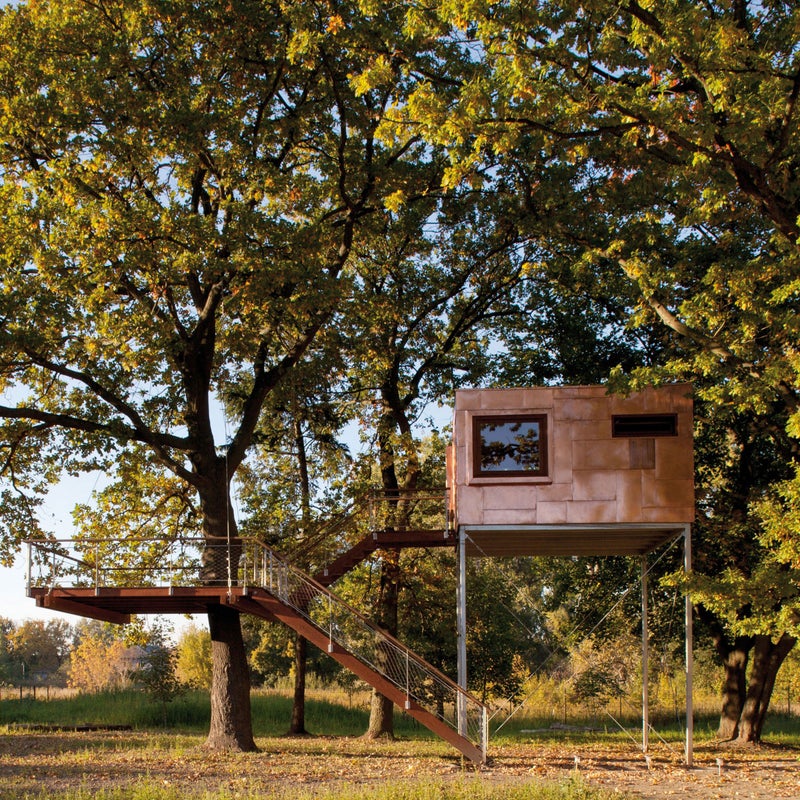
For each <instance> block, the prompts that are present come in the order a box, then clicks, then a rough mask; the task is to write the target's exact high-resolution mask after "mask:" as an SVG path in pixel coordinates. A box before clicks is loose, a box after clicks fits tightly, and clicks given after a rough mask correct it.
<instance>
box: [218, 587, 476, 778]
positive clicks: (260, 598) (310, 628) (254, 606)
mask: <svg viewBox="0 0 800 800" xmlns="http://www.w3.org/2000/svg"><path fill="white" fill-rule="evenodd" d="M231 600H232V602H231V604H232V605H233V606H234V607H235V608H236V609H237V610H238V611H242V612H245V613H248V614H251V615H253V616H257V617H262V618H263V619H269V620H275V621H278V622H282V623H283V624H284V625H286V626H287V627H289V628H291V629H292V630H293V631H295V632H296V633H299V634H300V635H301V636H303V637H305V638H306V639H308V641H309V642H311V643H312V644H314V645H316V646H317V647H318V648H319V649H320V650H321V651H322V652H323V653H327V654H328V655H329V656H330V657H331V658H332V659H334V661H336V662H338V663H339V664H341V665H342V666H343V667H344V668H345V669H347V670H349V671H350V672H352V673H353V674H354V675H356V676H357V677H359V678H361V680H363V681H364V682H365V683H367V684H369V685H370V686H372V687H373V688H374V689H376V690H377V691H379V692H380V693H381V694H382V695H383V696H384V697H388V698H389V699H390V700H391V701H392V702H393V703H394V704H395V705H396V706H398V708H400V709H402V710H403V711H405V712H406V713H407V714H408V715H409V716H410V717H412V718H413V719H415V720H417V722H419V723H420V724H421V725H423V726H424V727H426V728H427V729H428V730H429V731H431V732H432V733H434V734H436V735H437V736H438V737H439V738H441V739H444V740H445V741H446V742H448V743H449V744H451V745H452V746H453V747H455V748H456V749H457V750H458V751H460V752H461V753H463V754H464V755H465V756H466V757H467V758H469V759H470V760H471V761H473V762H474V763H476V764H483V763H484V762H485V761H486V756H485V755H484V753H483V751H482V750H481V749H480V748H479V747H477V746H476V745H475V744H473V743H472V742H471V741H470V740H469V739H467V738H466V737H464V736H461V735H460V734H459V733H458V732H457V731H456V730H455V729H454V728H451V727H450V726H449V725H448V724H447V723H446V722H442V720H440V719H439V718H438V717H436V716H435V715H434V714H431V713H430V712H429V711H427V710H426V709H425V708H423V707H422V706H421V705H420V704H419V703H417V702H416V701H415V700H414V699H413V698H411V697H409V696H406V695H405V694H404V693H403V692H402V691H400V690H399V689H398V688H397V687H396V686H395V685H394V684H393V683H391V682H390V681H388V680H386V679H385V678H384V677H383V676H382V675H381V674H380V673H379V672H377V671H376V670H374V669H372V668H371V667H370V666H369V665H368V664H365V663H364V662H363V661H361V660H360V659H358V658H357V657H356V656H354V655H353V654H352V653H350V652H348V651H347V650H345V649H344V648H343V647H342V646H341V645H339V644H337V643H336V642H331V641H329V639H328V635H327V634H326V633H325V632H324V631H322V630H321V629H320V628H319V627H317V626H316V625H313V624H312V623H310V622H309V621H308V620H306V619H304V618H303V617H302V616H301V615H300V614H298V613H297V612H296V611H295V610H294V609H292V608H291V607H290V606H287V605H285V604H284V603H282V602H281V601H280V600H279V599H278V598H277V597H275V596H274V595H271V594H269V593H268V592H266V591H265V590H259V589H256V590H255V591H253V592H251V593H250V594H249V595H247V596H244V597H234V598H231Z"/></svg>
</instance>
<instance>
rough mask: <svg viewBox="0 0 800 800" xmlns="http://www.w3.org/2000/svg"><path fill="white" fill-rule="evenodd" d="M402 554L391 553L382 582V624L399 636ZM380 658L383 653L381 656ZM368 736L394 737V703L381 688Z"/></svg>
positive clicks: (373, 704) (375, 695)
mask: <svg viewBox="0 0 800 800" xmlns="http://www.w3.org/2000/svg"><path fill="white" fill-rule="evenodd" d="M399 578H400V554H399V553H397V552H391V553H387V554H386V556H385V557H384V559H383V562H382V564H381V585H380V593H379V595H378V608H377V612H378V620H377V622H378V625H380V627H381V628H383V629H384V630H385V631H387V632H388V633H390V634H392V636H396V635H397V620H398V616H397V609H398V601H399ZM379 659H380V655H379ZM365 737H366V738H367V739H393V738H394V704H393V703H392V701H391V700H388V699H387V698H385V697H384V696H383V695H382V694H380V693H379V692H377V691H374V690H373V692H372V701H371V703H370V713H369V726H368V728H367V732H366V734H365Z"/></svg>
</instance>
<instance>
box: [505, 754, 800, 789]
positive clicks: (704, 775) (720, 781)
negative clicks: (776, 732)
mask: <svg viewBox="0 0 800 800" xmlns="http://www.w3.org/2000/svg"><path fill="white" fill-rule="evenodd" d="M576 756H577V758H578V759H579V762H578V764H577V765H576V763H575V758H576ZM518 758H519V761H520V762H521V764H524V763H525V762H527V761H528V760H530V761H531V762H532V763H531V765H530V766H529V767H528V770H529V772H530V773H531V774H533V775H538V776H541V777H544V778H549V779H553V780H560V779H563V777H564V776H566V775H567V774H570V772H571V771H574V770H575V769H577V770H579V771H580V773H581V775H582V776H583V777H584V779H585V780H586V781H587V782H588V783H590V784H592V785H595V786H602V787H605V788H607V789H613V790H618V791H620V792H628V793H630V794H632V795H633V796H634V797H637V798H643V800H666V799H667V798H692V800H711V799H712V798H727V799H728V800H734V799H735V800H740V799H742V798H747V799H748V800H777V799H778V798H792V800H800V752H798V751H797V750H796V749H791V748H760V749H758V750H752V751H736V750H730V749H720V750H718V749H712V748H700V749H699V750H698V751H696V752H695V759H694V766H693V767H692V768H687V767H686V766H685V765H684V764H683V763H682V758H681V755H680V754H676V753H672V752H669V751H660V750H655V751H654V752H653V754H652V755H651V757H650V759H649V763H648V760H646V759H645V757H644V756H643V755H642V754H641V753H637V752H635V751H631V750H627V751H626V750H623V749H620V750H617V749H612V748H609V747H580V748H574V751H572V752H566V751H565V749H564V748H554V749H553V750H551V751H550V752H539V753H537V754H535V755H530V751H528V754H527V755H526V754H525V751H524V750H520V755H519V756H518ZM718 759H719V762H718ZM512 760H513V756H512V755H511V752H510V749H509V748H504V752H503V754H502V756H501V758H500V759H499V769H500V770H501V771H502V770H503V768H504V766H505V764H508V763H511V761H512Z"/></svg>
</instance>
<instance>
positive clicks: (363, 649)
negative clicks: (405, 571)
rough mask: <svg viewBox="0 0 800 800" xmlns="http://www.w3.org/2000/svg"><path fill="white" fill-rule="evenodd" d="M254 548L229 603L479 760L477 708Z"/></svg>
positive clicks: (482, 719) (314, 585)
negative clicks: (307, 646)
mask: <svg viewBox="0 0 800 800" xmlns="http://www.w3.org/2000/svg"><path fill="white" fill-rule="evenodd" d="M258 547H259V550H260V552H259V553H254V554H253V560H252V562H251V563H253V564H254V567H255V568H254V571H253V574H252V583H250V582H249V581H248V585H247V586H240V591H239V592H236V593H234V594H231V595H230V599H229V602H230V604H231V605H233V606H234V607H237V608H239V610H241V611H246V612H248V613H251V614H254V615H257V616H262V617H265V618H270V619H277V620H279V621H280V622H282V623H284V624H285V625H287V626H288V627H290V628H292V629H293V630H295V631H297V632H298V633H300V634H301V635H302V636H304V637H305V638H306V639H308V640H309V641H311V642H313V643H314V644H315V645H316V646H317V647H319V648H320V650H322V652H324V653H328V654H329V655H330V656H331V657H333V658H334V659H335V660H336V661H338V662H339V663H340V664H342V665H343V666H344V667H346V668H347V669H349V670H351V671H352V672H353V673H354V674H356V675H357V676H358V677H360V678H362V679H363V680H364V681H366V682H367V683H368V684H369V685H371V686H373V687H374V688H375V689H377V690H378V691H379V692H380V693H381V694H383V695H384V696H386V697H388V698H389V699H390V700H392V702H394V703H395V704H396V705H398V706H399V707H400V708H401V709H403V710H404V711H406V712H408V713H409V715H410V716H412V717H413V718H414V719H417V720H418V721H419V722H420V724H422V725H424V726H425V727H426V728H428V729H429V730H431V731H432V732H433V733H435V734H436V735H437V736H440V737H441V738H442V739H444V740H445V741H447V742H449V743H450V744H452V745H453V746H454V747H456V749H458V750H459V751H461V752H462V753H464V755H466V756H467V757H468V758H470V759H471V760H473V761H475V762H476V763H479V764H480V763H484V762H485V760H486V748H487V730H488V719H487V718H488V713H487V712H488V709H487V707H486V706H485V705H484V704H483V703H481V702H480V701H479V700H477V699H476V698H475V697H473V696H472V695H470V694H469V693H468V692H466V691H465V690H464V689H462V688H461V687H460V686H459V685H458V684H456V683H455V682H454V681H452V680H451V679H450V678H448V677H447V676H446V675H444V674H443V673H441V672H439V671H438V670H437V669H436V668H435V667H433V666H431V665H430V664H428V663H427V662H426V661H424V660H423V659H422V658H420V657H419V656H418V655H416V654H415V653H413V652H412V651H411V650H410V649H409V648H407V647H405V645H403V644H402V643H401V642H399V641H397V640H396V639H395V638H394V637H392V636H390V635H389V634H388V633H386V632H385V631H383V630H382V629H380V628H378V627H377V626H376V625H375V624H374V623H372V622H371V621H370V620H368V619H367V618H365V617H364V616H362V615H361V614H360V613H359V612H358V611H356V610H355V609H353V608H352V607H350V606H349V605H347V604H346V603H345V602H344V601H343V600H341V599H340V598H338V597H337V596H336V595H335V594H333V592H331V591H330V590H329V589H327V588H326V587H325V586H323V585H322V584H320V583H319V582H317V581H315V580H314V579H313V578H311V577H310V576H308V575H306V574H305V573H303V572H302V571H301V570H299V569H298V568H296V567H294V566H293V565H292V564H290V563H289V562H288V561H286V560H285V559H283V558H282V557H281V556H279V555H278V554H277V553H275V551H273V550H271V549H270V548H269V547H267V546H266V545H262V544H260V543H259V545H258ZM437 698H438V699H437ZM426 706H427V708H426ZM442 710H443V711H444V713H442ZM448 714H449V717H450V719H449V720H448V718H447V717H448Z"/></svg>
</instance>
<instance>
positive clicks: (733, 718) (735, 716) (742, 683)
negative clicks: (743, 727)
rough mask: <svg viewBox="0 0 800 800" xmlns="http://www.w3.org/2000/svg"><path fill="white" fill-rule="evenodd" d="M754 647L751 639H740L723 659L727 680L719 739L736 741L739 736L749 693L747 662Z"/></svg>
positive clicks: (724, 686) (727, 651) (718, 732)
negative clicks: (740, 719) (745, 700)
mask: <svg viewBox="0 0 800 800" xmlns="http://www.w3.org/2000/svg"><path fill="white" fill-rule="evenodd" d="M752 646H753V640H752V638H751V637H749V636H748V637H738V638H737V639H736V641H735V642H734V645H733V647H730V648H727V649H726V652H725V653H724V654H722V653H720V656H721V657H722V664H723V666H724V668H725V679H724V682H723V684H722V711H721V713H720V718H719V728H718V730H717V737H718V738H719V739H723V740H731V739H735V738H736V737H737V736H738V735H739V718H740V716H741V714H742V707H743V705H744V698H745V694H746V691H747V682H746V677H747V662H748V658H749V655H750V649H751V648H752Z"/></svg>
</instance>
